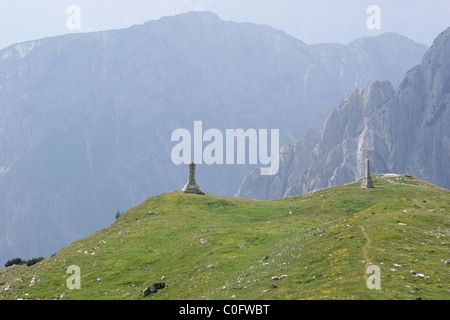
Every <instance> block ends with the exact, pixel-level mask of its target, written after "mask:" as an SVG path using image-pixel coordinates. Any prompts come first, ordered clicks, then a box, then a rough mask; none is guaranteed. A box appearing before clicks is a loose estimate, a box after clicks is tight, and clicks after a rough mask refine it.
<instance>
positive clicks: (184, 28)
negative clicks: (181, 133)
mask: <svg viewBox="0 0 450 320" xmlns="http://www.w3.org/2000/svg"><path fill="white" fill-rule="evenodd" d="M357 43H358V45H355V44H350V45H349V46H344V45H327V44H322V45H314V46H308V45H306V44H305V43H303V42H302V41H300V40H297V39H295V38H293V37H291V36H289V35H287V34H285V33H283V32H280V31H277V30H274V29H272V28H270V27H267V26H260V25H254V24H248V23H233V22H227V21H222V20H220V19H219V17H217V16H215V15H214V14H211V13H207V12H206V13H205V12H202V13H200V12H192V13H188V14H182V15H178V16H175V17H167V18H163V19H160V20H158V21H150V22H148V23H145V24H143V25H138V26H133V27H131V28H128V29H123V30H112V31H105V32H96V33H87V34H71V35H66V36H60V37H54V38H46V39H41V40H36V41H30V42H26V43H20V44H17V45H14V46H11V47H9V48H6V49H4V50H2V51H0V244H1V246H0V262H6V260H7V259H11V258H12V257H14V256H21V257H23V258H31V257H34V256H40V255H50V254H52V253H53V252H54V251H55V250H57V248H59V247H61V246H62V245H65V244H68V243H70V242H71V241H73V240H74V239H77V238H80V237H82V236H86V235H88V234H90V233H92V232H94V231H95V230H98V229H99V228H102V227H104V226H106V225H109V224H110V223H111V222H112V221H113V219H114V214H115V213H116V211H117V210H121V211H123V210H125V209H126V208H129V207H131V206H134V205H137V204H138V203H140V202H142V201H143V200H144V199H146V198H147V197H148V196H150V195H156V194H160V193H164V192H170V191H172V190H177V189H180V188H181V187H182V186H183V185H184V184H185V183H186V172H185V168H184V167H182V166H177V165H175V164H173V162H172V160H171V149H172V148H173V147H174V146H175V144H176V143H175V142H172V141H171V140H170V138H171V133H172V132H173V131H174V130H176V129H179V128H186V129H187V130H189V131H190V132H191V133H192V131H193V123H194V121H195V120H201V121H203V126H204V129H205V130H206V129H208V128H217V129H219V130H221V131H222V132H224V130H225V129H237V128H242V129H244V130H246V129H249V128H255V129H272V128H274V129H280V143H281V144H284V143H289V142H292V141H294V139H297V138H298V137H300V136H301V135H302V134H303V132H304V131H305V130H306V129H307V128H308V127H311V126H312V127H314V126H316V125H317V126H319V125H320V124H321V123H322V122H323V120H324V119H325V117H326V115H327V114H328V113H329V111H330V108H331V107H332V106H334V105H336V104H337V103H338V102H339V101H340V100H341V99H342V98H343V97H345V95H346V94H347V93H348V92H350V91H351V90H353V89H354V88H355V87H356V86H361V85H363V84H364V83H366V82H369V81H373V80H375V79H374V78H372V77H376V79H378V78H382V79H388V80H390V81H393V82H395V81H396V79H397V78H399V76H400V75H402V74H404V72H405V71H406V70H407V69H409V68H410V67H412V66H413V65H415V64H416V63H417V62H418V61H419V60H420V58H421V57H422V55H423V52H425V50H426V47H425V46H423V45H420V44H417V43H414V42H412V41H411V40H408V39H406V38H403V37H400V36H398V35H393V34H388V35H383V36H379V37H375V38H365V39H361V40H359V41H357ZM361 57H365V58H364V59H362V58H361ZM199 166H200V165H199ZM254 167H255V166H250V165H236V166H233V165H228V166H220V165H218V166H202V168H201V170H202V171H203V172H204V175H203V176H202V178H200V180H199V181H198V182H199V185H200V187H201V188H202V189H204V190H205V191H207V192H209V193H211V194H215V195H221V196H223V195H225V196H226V195H228V196H231V195H233V194H234V193H235V191H236V190H237V189H238V187H239V185H240V183H241V181H242V177H243V176H244V175H245V174H246V173H247V172H249V171H250V170H251V169H252V168H254ZM218 181H219V183H218Z"/></svg>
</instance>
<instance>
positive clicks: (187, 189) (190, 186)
mask: <svg viewBox="0 0 450 320" xmlns="http://www.w3.org/2000/svg"><path fill="white" fill-rule="evenodd" d="M181 191H183V192H184V193H196V194H204V193H203V192H202V191H201V190H200V188H199V187H198V185H197V183H196V182H195V163H194V162H191V163H190V164H189V178H188V182H187V183H186V185H185V186H184V187H183V189H181Z"/></svg>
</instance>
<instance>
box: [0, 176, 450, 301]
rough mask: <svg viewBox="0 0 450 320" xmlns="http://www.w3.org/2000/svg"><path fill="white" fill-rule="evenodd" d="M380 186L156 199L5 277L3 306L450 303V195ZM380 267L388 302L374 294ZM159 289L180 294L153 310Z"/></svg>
mask: <svg viewBox="0 0 450 320" xmlns="http://www.w3.org/2000/svg"><path fill="white" fill-rule="evenodd" d="M373 181H374V185H375V187H376V188H375V189H362V188H360V182H355V183H351V184H347V185H342V186H337V187H332V188H327V189H322V190H318V191H315V192H310V193H306V194H303V195H299V196H296V197H289V198H284V199H279V200H273V201H257V200H248V199H235V198H221V197H215V196H211V195H205V196H199V195H190V194H184V193H182V192H172V193H168V194H162V195H159V196H155V197H151V198H149V199H148V200H146V201H145V202H143V203H142V204H141V205H139V206H137V207H135V208H132V209H130V210H129V211H128V212H126V213H125V214H123V215H122V216H121V217H120V218H118V219H117V220H116V222H115V223H114V224H112V225H111V226H110V227H108V228H106V229H103V230H100V231H98V232H96V233H95V234H93V235H91V236H89V237H86V238H84V239H80V240H78V241H75V242H73V243H72V244H71V245H69V246H67V247H65V248H62V249H61V250H60V251H59V252H58V253H57V254H55V255H54V256H52V257H50V258H46V259H44V260H42V261H41V262H39V263H38V264H36V265H33V266H31V267H27V266H24V265H20V266H12V267H8V268H3V269H0V299H233V298H236V299H242V300H250V299H417V298H421V299H448V298H449V297H450V293H449V290H450V265H449V264H445V263H443V262H442V260H446V259H449V258H450V256H449V251H448V248H449V236H450V206H449V204H450V192H449V191H448V190H445V189H441V188H438V187H436V186H433V185H431V184H428V183H426V182H424V181H421V180H418V179H415V178H412V177H409V176H394V175H374V176H373ZM150 211H151V213H150ZM371 264H373V265H377V266H379V267H380V270H381V290H376V289H374V290H369V289H368V288H367V285H366V279H367V277H368V276H369V275H370V274H367V273H366V269H367V267H368V266H369V265H371ZM70 265H77V266H79V268H80V270H81V289H79V290H77V289H75V290H70V289H68V288H67V285H66V280H67V278H68V277H69V276H70V274H68V273H67V272H66V271H67V268H68V267H69V266H70ZM411 270H414V271H415V272H416V273H417V274H424V275H425V278H421V277H418V276H415V275H413V274H411V273H410V271H411ZM273 277H277V278H278V279H277V278H273ZM157 282H164V283H166V284H167V285H168V286H167V288H165V289H161V290H158V292H157V293H153V294H150V295H149V296H147V297H145V298H144V297H143V295H142V291H143V289H144V288H146V287H147V286H148V285H149V284H150V283H157ZM274 283H275V284H276V287H275V286H274Z"/></svg>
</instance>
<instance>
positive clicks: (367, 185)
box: [361, 157, 373, 188]
mask: <svg viewBox="0 0 450 320" xmlns="http://www.w3.org/2000/svg"><path fill="white" fill-rule="evenodd" d="M361 187H362V188H373V183H372V178H371V177H370V167H369V157H367V158H366V176H365V177H364V179H363V181H362V184H361Z"/></svg>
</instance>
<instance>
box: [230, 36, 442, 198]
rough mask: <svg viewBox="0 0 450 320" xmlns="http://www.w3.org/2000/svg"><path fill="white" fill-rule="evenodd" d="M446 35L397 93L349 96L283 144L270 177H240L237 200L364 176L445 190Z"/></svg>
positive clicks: (372, 90) (369, 91) (386, 89)
mask: <svg viewBox="0 0 450 320" xmlns="http://www.w3.org/2000/svg"><path fill="white" fill-rule="evenodd" d="M449 57H450V28H449V29H447V30H446V31H444V32H443V33H442V34H440V35H439V37H438V38H437V39H436V40H435V41H434V44H433V46H432V47H431V48H430V49H429V50H428V52H427V53H426V54H425V56H424V57H423V60H422V63H421V64H420V65H418V66H416V67H414V68H412V69H411V70H410V71H408V73H406V76H405V78H404V80H403V81H402V83H401V84H400V86H399V88H398V89H397V90H395V89H394V87H393V86H392V84H390V83H389V82H388V81H382V82H373V83H371V84H369V85H367V86H365V87H363V88H362V89H356V90H355V91H354V92H352V93H351V94H350V95H348V96H347V97H346V98H345V99H344V100H343V101H342V102H341V104H340V105H339V107H338V108H337V109H335V110H333V112H331V114H330V115H329V116H328V118H327V120H326V121H325V124H324V126H323V128H322V129H321V130H311V131H309V132H308V133H306V134H305V135H304V136H303V137H302V138H301V139H300V140H298V141H297V142H296V143H295V144H290V145H285V146H284V147H283V148H282V152H281V155H280V170H279V172H278V174H277V175H276V176H271V177H267V176H266V177H264V176H259V171H257V170H255V171H253V172H252V173H251V174H250V175H248V176H246V177H245V178H244V181H243V183H242V185H241V187H240V190H239V192H238V193H237V196H239V197H246V198H258V199H273V198H278V197H285V196H291V195H296V194H300V193H303V192H306V191H310V190H314V189H319V188H325V187H329V186H334V185H338V184H344V183H348V182H351V181H354V180H357V179H359V178H361V177H362V176H363V174H364V168H365V162H364V159H365V157H366V156H367V155H368V156H369V158H370V160H371V164H372V165H371V172H372V173H388V172H391V173H402V174H410V175H413V176H416V177H418V178H421V179H424V180H426V181H429V182H431V183H433V184H436V185H438V186H440V187H444V188H447V189H449V188H450V109H449V106H450V58H449Z"/></svg>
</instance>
